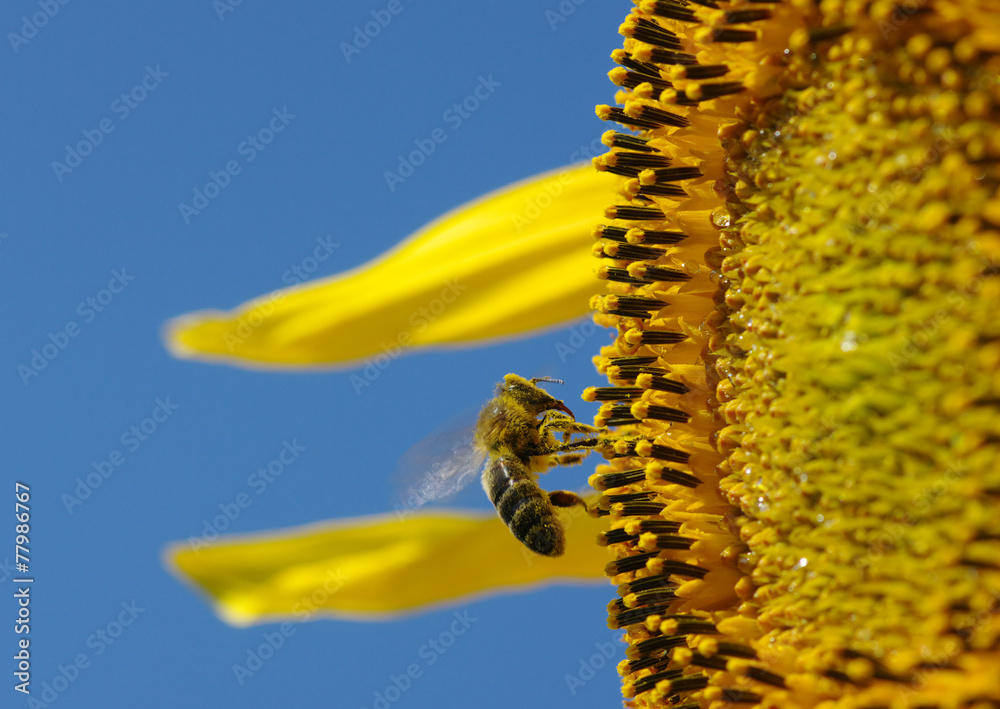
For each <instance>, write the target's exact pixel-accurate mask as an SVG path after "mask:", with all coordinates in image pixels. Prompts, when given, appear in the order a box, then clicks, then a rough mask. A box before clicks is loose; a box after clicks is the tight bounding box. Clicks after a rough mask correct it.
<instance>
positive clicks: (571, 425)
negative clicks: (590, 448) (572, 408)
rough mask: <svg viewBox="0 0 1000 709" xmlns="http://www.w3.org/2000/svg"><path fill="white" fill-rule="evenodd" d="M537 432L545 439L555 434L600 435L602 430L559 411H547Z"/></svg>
mask: <svg viewBox="0 0 1000 709" xmlns="http://www.w3.org/2000/svg"><path fill="white" fill-rule="evenodd" d="M538 432H539V434H541V436H542V438H543V439H546V438H548V437H549V436H551V435H552V434H553V433H555V432H559V433H564V434H573V433H601V432H603V429H600V428H595V427H594V426H588V425H587V424H585V423H581V422H579V421H577V420H575V419H573V418H571V417H569V416H567V415H566V414H563V413H561V412H559V411H547V412H546V413H545V415H544V416H543V417H542V422H541V423H540V424H539V426H538Z"/></svg>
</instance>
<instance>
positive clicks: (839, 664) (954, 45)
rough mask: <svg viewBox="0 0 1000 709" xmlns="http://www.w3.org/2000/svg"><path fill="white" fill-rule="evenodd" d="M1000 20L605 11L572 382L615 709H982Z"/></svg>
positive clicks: (999, 215)
mask: <svg viewBox="0 0 1000 709" xmlns="http://www.w3.org/2000/svg"><path fill="white" fill-rule="evenodd" d="M997 9H998V8H997V6H995V4H992V3H985V2H984V3H963V2H938V1H932V2H926V3H916V4H912V6H911V5H906V4H904V5H897V4H895V3H890V2H874V3H853V2H844V3H823V4H822V5H814V4H812V3H810V2H792V3H781V4H772V3H754V4H749V5H748V4H740V3H731V4H730V3H716V2H704V3H702V2H695V3H689V2H686V1H685V0H671V1H668V2H653V1H651V0H644V1H643V2H639V3H637V7H636V9H634V10H633V12H632V14H631V15H630V16H629V17H628V19H627V20H626V22H625V23H624V24H623V25H622V27H621V33H622V34H623V35H625V37H626V40H625V45H624V48H623V49H621V50H617V51H616V52H615V53H614V54H613V55H612V58H613V59H614V60H615V61H616V63H618V64H619V66H618V67H617V68H616V69H615V70H613V71H612V72H611V73H610V76H611V79H612V81H614V82H615V83H616V84H618V85H619V86H621V87H622V91H621V92H620V93H619V95H618V104H619V106H614V107H612V106H600V107H598V115H599V116H601V117H602V118H605V119H607V120H612V121H617V122H619V123H623V124H625V125H626V126H627V127H630V128H633V129H635V131H637V134H631V133H619V132H609V133H608V134H606V135H605V143H606V144H607V145H608V147H609V148H610V151H609V152H608V154H606V155H604V156H602V157H600V158H598V159H596V160H595V165H596V166H597V168H598V169H599V170H604V171H608V172H611V173H614V174H616V175H618V176H620V180H621V182H620V194H619V199H618V200H617V201H616V203H615V204H613V205H611V206H610V207H608V209H607V211H606V216H607V217H608V219H609V222H608V223H607V224H605V225H603V226H600V227H598V228H597V230H596V232H595V236H596V237H597V239H598V241H597V247H596V249H595V252H596V254H597V255H598V256H599V257H600V258H601V259H603V261H602V265H601V266H600V269H599V274H600V275H601V276H602V277H603V278H605V279H607V280H608V281H609V290H610V292H609V294H608V295H603V296H599V297H597V298H595V299H594V301H593V305H594V307H595V308H596V310H597V312H598V318H599V320H600V321H602V322H604V323H605V324H608V325H610V326H613V327H615V328H616V329H617V332H618V336H617V339H616V340H615V343H614V344H613V345H612V346H610V347H607V348H605V349H604V350H603V351H602V352H601V355H600V357H598V359H597V360H596V361H597V365H598V368H599V369H600V370H601V371H603V372H605V373H606V374H607V375H608V377H609V379H610V381H611V384H612V385H613V386H612V387H605V388H597V389H593V390H589V391H588V392H586V393H585V396H587V397H589V398H592V399H594V400H599V401H603V402H606V403H605V404H604V406H603V409H602V412H601V417H600V420H599V423H602V424H605V425H615V426H626V427H627V429H626V430H627V433H625V434H624V435H623V436H622V437H621V439H620V440H619V441H618V444H617V445H616V456H617V457H615V458H614V459H613V460H612V461H611V462H610V463H609V465H607V466H606V467H605V468H603V469H601V470H599V472H598V474H597V475H596V476H595V478H594V480H593V483H594V486H595V487H596V488H597V489H599V490H602V491H604V493H605V497H604V498H603V500H602V502H601V506H602V507H603V508H605V509H606V510H607V511H608V512H609V513H610V516H611V519H612V522H613V523H612V527H613V529H612V531H611V532H609V533H608V534H607V535H606V541H607V543H608V544H609V545H610V547H611V548H612V550H613V551H614V554H615V557H616V558H615V561H613V562H612V563H611V564H610V565H609V567H608V573H609V575H610V576H611V577H612V579H613V580H614V581H615V582H616V583H618V584H619V591H620V594H621V595H620V598H619V599H618V600H617V601H615V602H614V603H613V604H612V605H611V608H610V610H611V617H610V622H611V624H612V625H613V626H614V627H621V628H624V629H625V630H626V639H627V641H628V643H629V649H628V652H627V660H626V661H625V662H624V663H623V664H622V665H621V667H620V671H621V672H622V674H623V676H624V693H625V695H626V697H629V698H634V701H635V702H638V703H640V704H651V705H683V706H689V705H690V706H708V705H714V704H715V703H720V702H735V703H748V704H760V705H766V706H803V707H811V706H816V705H819V704H823V705H824V706H845V707H846V706H894V707H895V706H900V707H902V706H971V705H974V704H975V703H977V702H993V703H996V702H1000V653H998V652H997V649H996V648H997V645H998V642H1000V619H998V618H997V616H996V613H995V612H996V610H997V609H998V608H1000V602H998V600H1000V563H998V561H997V560H998V559H1000V544H998V540H1000V526H998V525H1000V465H998V464H997V460H998V453H1000V445H998V444H1000V416H998V405H1000V376H998V367H1000V340H998V335H1000V325H998V324H997V322H998V321H997V320H996V318H993V317H991V315H990V309H991V305H992V303H995V302H997V301H996V298H997V296H1000V282H998V281H997V279H996V278H995V276H996V274H997V272H998V270H997V260H998V257H1000V238H998V237H1000V233H998V226H1000V209H998V207H1000V201H998V199H1000V198H998V194H997V186H998V183H1000V171H998V170H997V167H996V166H997V161H998V159H1000V131H998V130H997V123H998V120H997V119H998V117H1000V111H998V104H1000V85H998V79H997V77H998V69H1000V60H998V56H997V54H996V52H997V51H998V50H1000V20H998V15H997V14H995V13H996V10H997Z"/></svg>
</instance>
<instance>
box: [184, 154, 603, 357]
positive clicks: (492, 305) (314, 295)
mask: <svg viewBox="0 0 1000 709" xmlns="http://www.w3.org/2000/svg"><path fill="white" fill-rule="evenodd" d="M613 183H614V180H612V179H609V178H608V176H606V175H603V174H600V173H595V172H594V170H593V169H592V168H591V167H590V166H589V165H586V166H573V167H569V168H563V169H561V170H557V171H553V172H549V173H545V174H543V175H538V176H536V177H533V178H531V179H528V180H525V181H522V182H519V183H516V184H515V185H511V186H508V187H505V188H503V189H501V190H498V191H496V192H493V193H491V194H488V195H486V196H485V197H482V198H480V199H478V200H475V201H473V202H470V203H468V204H466V205H464V206H462V207H459V208H458V209H455V210H453V211H452V212H449V213H448V214H446V215H444V216H443V217H440V218H439V219H437V220H436V221H434V222H432V223H431V224H429V225H427V226H426V227H424V228H423V229H421V230H420V231H418V232H417V233H416V234H414V235H413V236H411V237H410V238H409V239H407V240H405V241H404V242H403V243H401V244H399V245H398V246H397V247H396V248H395V249H393V250H392V251H390V252H388V253H386V254H384V255H382V256H381V257H379V258H378V259H376V260H374V261H371V262H369V263H367V264H364V265H362V266H360V267H358V268H356V269H353V270H351V271H347V272H345V273H341V274H338V275H336V276H332V277H330V278H325V279H321V280H317V281H314V282H311V283H307V284H303V285H299V286H294V287H291V288H286V289H282V290H277V291H274V292H272V293H270V294H268V295H265V296H262V297H260V298H256V299H254V300H252V301H250V302H248V303H244V304H243V305H241V306H239V307H238V308H236V309H235V310H232V311H229V312H222V311H217V310H205V311H199V312H196V313H191V314H188V315H183V316H181V317H178V318H175V319H173V320H171V321H170V322H169V323H168V324H167V327H166V333H165V340H166V344H167V347H168V348H169V349H170V351H171V352H172V353H173V354H174V355H176V356H178V357H185V358H196V359H204V360H213V361H217V362H221V363H226V364H235V365H242V366H263V367H269V366H270V367H273V366H279V367H280V366H285V367H296V366H308V365H313V366H316V365H319V366H349V365H353V364H358V363H359V361H360V360H364V359H366V358H368V357H371V356H373V355H378V354H382V353H383V352H387V353H389V354H390V355H391V356H395V355H396V354H398V352H399V351H400V350H401V349H407V348H411V347H426V346H428V345H445V344H456V343H471V342H476V341H481V340H492V339H497V338H502V337H509V336H512V335H518V334H522V333H528V332H531V331H536V330H539V329H541V328H546V327H550V326H554V325H558V324H560V323H563V322H566V321H568V320H571V319H574V318H578V317H582V316H583V315H585V314H586V313H587V311H588V307H587V302H588V299H589V298H590V296H591V294H592V293H593V291H594V289H595V288H596V285H597V284H596V278H595V276H594V275H593V270H594V269H593V265H592V264H593V260H592V258H591V248H592V246H593V239H592V238H591V237H590V233H591V228H592V226H593V223H594V217H595V213H594V209H595V205H600V204H602V203H603V202H604V201H606V200H607V199H608V198H609V197H611V196H612V195H613V194H614V184H613Z"/></svg>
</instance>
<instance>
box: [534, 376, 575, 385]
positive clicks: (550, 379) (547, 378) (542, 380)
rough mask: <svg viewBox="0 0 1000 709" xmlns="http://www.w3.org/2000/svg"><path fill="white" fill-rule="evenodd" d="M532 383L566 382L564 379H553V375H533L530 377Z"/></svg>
mask: <svg viewBox="0 0 1000 709" xmlns="http://www.w3.org/2000/svg"><path fill="white" fill-rule="evenodd" d="M528 381H530V382H531V383H532V384H537V383H538V382H552V383H553V384H565V383H566V382H564V381H563V380H562V379H553V378H552V377H532V378H531V379H529V380H528Z"/></svg>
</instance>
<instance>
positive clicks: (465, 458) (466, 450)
mask: <svg viewBox="0 0 1000 709" xmlns="http://www.w3.org/2000/svg"><path fill="white" fill-rule="evenodd" d="M485 460H486V453H485V451H483V450H482V449H480V448H479V447H478V446H476V445H474V444H473V427H472V426H463V427H459V428H452V429H448V430H445V431H444V432H438V433H437V434H432V435H431V436H428V437H427V438H425V439H424V440H422V441H420V442H419V443H417V444H416V445H414V446H413V447H411V448H410V449H409V450H408V451H406V453H404V454H403V457H402V458H401V459H400V462H399V465H398V466H397V468H396V473H395V475H394V476H393V477H394V478H395V479H394V481H393V482H394V486H395V487H396V488H397V490H398V496H399V497H400V498H401V499H402V503H403V505H404V506H405V507H407V508H410V509H415V508H417V507H421V506H423V505H424V504H426V503H428V502H432V501H435V500H444V499H446V498H449V497H451V496H452V495H454V494H455V493H457V492H458V491H459V490H461V489H462V488H464V487H465V486H466V485H468V484H469V483H470V482H471V481H472V480H473V479H474V478H475V477H477V476H478V475H479V474H480V473H481V472H482V468H483V462H484V461H485Z"/></svg>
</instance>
